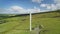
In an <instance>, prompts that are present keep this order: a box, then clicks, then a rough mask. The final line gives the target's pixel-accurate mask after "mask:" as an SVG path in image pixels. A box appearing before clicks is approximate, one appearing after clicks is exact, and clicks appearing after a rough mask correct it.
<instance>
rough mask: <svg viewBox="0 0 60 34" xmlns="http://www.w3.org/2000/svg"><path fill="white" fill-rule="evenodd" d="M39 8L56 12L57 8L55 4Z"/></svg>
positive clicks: (43, 5) (42, 5)
mask: <svg viewBox="0 0 60 34" xmlns="http://www.w3.org/2000/svg"><path fill="white" fill-rule="evenodd" d="M40 6H41V7H43V8H44V7H45V8H46V9H47V10H57V7H58V6H56V5H55V4H41V5H40Z"/></svg>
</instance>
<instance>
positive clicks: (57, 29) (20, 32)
mask: <svg viewBox="0 0 60 34" xmlns="http://www.w3.org/2000/svg"><path fill="white" fill-rule="evenodd" d="M1 15H2V16H1ZM3 15H4V16H3ZM37 24H38V25H41V24H42V25H43V26H44V28H43V30H42V32H41V34H60V10H57V11H51V12H44V13H38V14H33V15H32V28H34V27H35V26H36V25H37ZM45 30H46V31H45ZM0 34H30V31H29V15H27V16H17V15H14V16H9V15H8V16H5V14H0Z"/></svg>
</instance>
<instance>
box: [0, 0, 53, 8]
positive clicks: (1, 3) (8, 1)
mask: <svg viewBox="0 0 60 34" xmlns="http://www.w3.org/2000/svg"><path fill="white" fill-rule="evenodd" d="M42 3H46V4H51V3H54V2H53V0H44V1H42ZM42 3H41V4H42ZM14 5H17V6H22V7H24V8H33V6H36V7H39V4H38V3H36V2H32V0H0V7H1V8H8V7H10V6H14Z"/></svg>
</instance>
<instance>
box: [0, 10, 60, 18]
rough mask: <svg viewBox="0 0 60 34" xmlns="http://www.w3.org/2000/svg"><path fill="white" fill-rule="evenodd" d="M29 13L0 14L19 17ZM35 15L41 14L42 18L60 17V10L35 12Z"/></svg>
mask: <svg viewBox="0 0 60 34" xmlns="http://www.w3.org/2000/svg"><path fill="white" fill-rule="evenodd" d="M27 15H29V14H0V17H17V16H27ZM32 15H33V16H39V17H41V18H46V17H52V18H56V17H60V10H56V11H47V12H40V13H33V14H32Z"/></svg>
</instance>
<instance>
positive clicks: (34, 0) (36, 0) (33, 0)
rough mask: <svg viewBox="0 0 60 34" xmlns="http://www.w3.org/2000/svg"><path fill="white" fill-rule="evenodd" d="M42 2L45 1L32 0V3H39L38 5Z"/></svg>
mask: <svg viewBox="0 0 60 34" xmlns="http://www.w3.org/2000/svg"><path fill="white" fill-rule="evenodd" d="M41 1H43V0H32V2H37V3H41Z"/></svg>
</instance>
